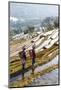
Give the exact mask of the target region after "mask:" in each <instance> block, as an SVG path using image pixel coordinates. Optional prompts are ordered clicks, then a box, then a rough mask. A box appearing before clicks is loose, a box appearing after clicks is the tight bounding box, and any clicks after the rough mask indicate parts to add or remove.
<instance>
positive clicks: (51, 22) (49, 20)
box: [41, 17, 59, 31]
mask: <svg viewBox="0 0 61 90" xmlns="http://www.w3.org/2000/svg"><path fill="white" fill-rule="evenodd" d="M41 26H42V27H45V28H46V30H47V31H48V30H52V29H54V28H58V27H59V21H58V17H46V18H45V19H44V20H43V21H42V23H41Z"/></svg>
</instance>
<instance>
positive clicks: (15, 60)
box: [9, 30, 59, 87]
mask: <svg viewBox="0 0 61 90" xmlns="http://www.w3.org/2000/svg"><path fill="white" fill-rule="evenodd" d="M53 32H54V34H53ZM57 32H58V30H56V31H54V30H52V31H51V32H46V33H44V34H45V35H44V34H43V35H38V36H37V37H35V38H34V39H32V40H34V42H35V46H36V49H35V51H36V63H35V66H34V67H35V70H37V68H38V67H41V68H42V67H43V65H46V64H47V66H46V67H44V69H43V70H41V71H40V70H38V71H37V72H35V73H34V74H31V72H32V62H31V57H30V56H29V50H30V49H31V48H32V44H31V41H32V40H29V41H25V44H26V54H27V61H26V68H25V71H24V72H25V78H24V80H22V79H20V80H18V78H17V79H15V80H14V78H16V77H18V75H20V77H21V75H22V64H21V59H20V58H19V55H18V52H20V51H21V48H22V46H23V44H24V42H23V43H21V46H20V44H18V47H17V45H16V47H14V48H11V49H12V50H13V52H12V51H11V52H12V53H11V55H10V61H9V75H10V83H9V87H24V86H32V83H33V81H34V80H35V79H36V80H37V78H38V77H40V76H43V75H44V74H45V73H49V72H51V71H53V70H54V69H57V68H59V65H58V60H57V63H53V59H54V58H55V57H56V56H57V55H59V44H57V42H58V33H57ZM53 36H55V37H53ZM51 38H53V39H51ZM46 47H47V48H46ZM15 51H16V52H15ZM55 61H56V60H55ZM50 62H52V63H53V65H52V64H51V65H50V64H49V63H50ZM38 69H40V68H38ZM37 81H38V80H37ZM33 85H36V84H33Z"/></svg>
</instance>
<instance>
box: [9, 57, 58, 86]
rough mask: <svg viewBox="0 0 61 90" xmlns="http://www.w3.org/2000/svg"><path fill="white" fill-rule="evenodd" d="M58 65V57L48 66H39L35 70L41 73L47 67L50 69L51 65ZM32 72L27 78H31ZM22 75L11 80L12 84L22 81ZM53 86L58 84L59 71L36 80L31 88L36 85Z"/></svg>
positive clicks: (27, 74) (28, 73)
mask: <svg viewBox="0 0 61 90" xmlns="http://www.w3.org/2000/svg"><path fill="white" fill-rule="evenodd" d="M54 64H58V56H56V57H55V58H54V59H53V60H51V61H50V62H48V63H47V64H44V65H42V66H38V67H37V68H36V69H35V72H39V71H42V70H44V69H45V68H46V67H49V66H51V65H54ZM31 72H32V70H30V71H28V72H26V73H25V77H26V76H29V75H30V74H31ZM21 79H22V75H18V76H16V77H13V78H12V79H10V82H14V81H16V80H21ZM52 84H58V69H55V70H53V71H51V72H49V73H46V74H44V75H43V76H40V77H39V78H37V79H35V80H34V81H33V82H32V83H31V84H30V85H29V86H35V85H52Z"/></svg>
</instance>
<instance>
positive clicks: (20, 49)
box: [9, 2, 59, 88]
mask: <svg viewBox="0 0 61 90" xmlns="http://www.w3.org/2000/svg"><path fill="white" fill-rule="evenodd" d="M52 8H53V10H52ZM58 8H59V6H58V5H48V4H46V5H44V4H32V3H29V4H28V3H13V2H10V33H9V35H10V36H9V39H10V42H9V44H10V46H9V48H10V56H9V59H10V60H9V87H11V88H12V87H30V86H41V85H58V84H59V81H58V77H59V75H58V72H59V15H58ZM35 9H36V10H35ZM45 10H46V11H45ZM47 11H48V13H47Z"/></svg>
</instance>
